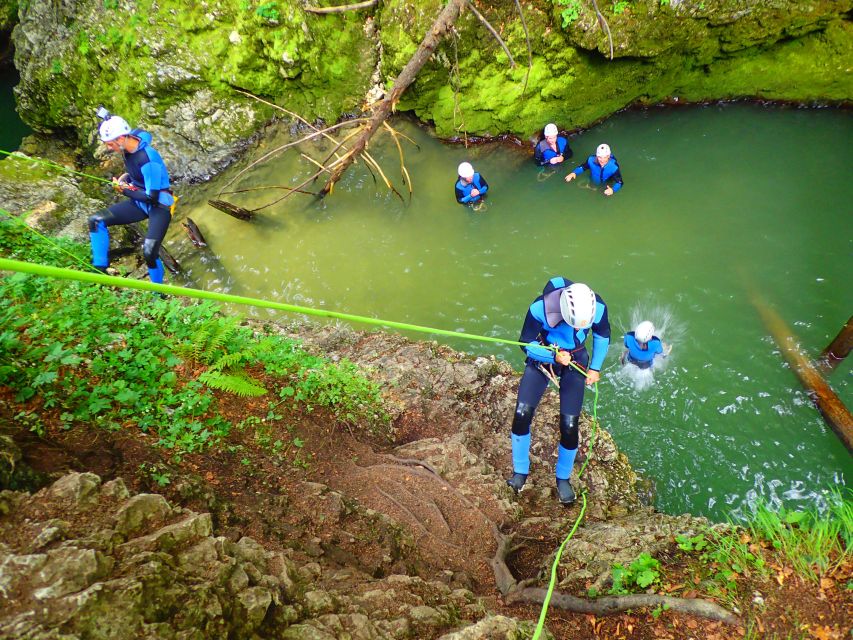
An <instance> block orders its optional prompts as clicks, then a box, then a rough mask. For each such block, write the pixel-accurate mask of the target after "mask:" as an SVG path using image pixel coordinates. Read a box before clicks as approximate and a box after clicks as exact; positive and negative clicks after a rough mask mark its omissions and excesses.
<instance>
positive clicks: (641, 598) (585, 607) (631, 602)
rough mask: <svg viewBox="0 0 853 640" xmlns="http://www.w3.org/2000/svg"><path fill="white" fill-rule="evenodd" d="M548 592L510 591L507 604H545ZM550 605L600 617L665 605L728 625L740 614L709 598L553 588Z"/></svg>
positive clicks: (737, 621) (736, 621) (734, 621)
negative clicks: (587, 593) (591, 594)
mask: <svg viewBox="0 0 853 640" xmlns="http://www.w3.org/2000/svg"><path fill="white" fill-rule="evenodd" d="M546 595H547V590H546V589H535V588H532V587H528V588H527V589H522V590H521V591H516V592H513V593H510V594H509V595H508V596H507V598H506V601H507V602H508V603H514V602H529V603H533V604H542V603H543V602H544V601H545V596H546ZM551 606H553V607H556V608H557V609H562V610H564V611H572V612H574V613H591V614H593V615H597V616H606V615H609V614H612V613H620V612H622V611H627V610H628V609H638V608H640V607H658V606H665V607H668V608H669V609H670V611H677V612H679V613H687V614H690V615H693V616H698V617H700V618H707V619H709V620H718V621H720V622H724V623H726V624H731V625H735V624H738V623H739V622H740V620H739V619H738V617H737V616H736V615H734V614H733V613H732V612H730V611H728V610H726V609H723V608H722V607H721V606H720V605H718V604H716V603H714V602H710V601H709V600H702V599H701V598H673V597H672V596H659V595H656V594H647V593H637V594H631V595H626V596H604V597H603V598H596V599H594V600H588V599H587V598H578V597H576V596H571V595H569V594H567V593H562V592H560V591H554V593H552V594H551Z"/></svg>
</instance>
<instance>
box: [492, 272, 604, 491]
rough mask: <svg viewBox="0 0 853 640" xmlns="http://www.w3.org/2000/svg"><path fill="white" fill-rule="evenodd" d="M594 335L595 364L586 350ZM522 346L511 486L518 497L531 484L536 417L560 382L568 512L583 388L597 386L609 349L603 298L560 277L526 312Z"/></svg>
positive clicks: (560, 465)
mask: <svg viewBox="0 0 853 640" xmlns="http://www.w3.org/2000/svg"><path fill="white" fill-rule="evenodd" d="M590 331H591V332H592V358H591V359H590V356H589V353H588V352H587V350H586V346H585V345H584V343H585V341H586V338H587V335H588V333H589V332H590ZM518 340H519V342H524V343H526V344H527V346H526V347H522V351H524V352H525V354H526V355H527V361H526V366H525V368H524V374H523V375H522V377H521V383H520V384H519V386H518V400H517V401H516V404H515V416H514V417H513V421H512V435H511V440H512V468H513V474H512V477H511V478H509V479H508V480H507V481H506V482H507V484H508V485H509V486H510V487H512V489H513V490H514V491H515V492H516V493H518V492H519V491H520V490H521V488H522V487H523V486H524V483H525V482H526V481H527V475H528V473H529V471H530V424H531V422H533V414H534V413H535V412H536V407H537V406H538V405H539V401H540V400H541V399H542V394H543V393H545V389H546V387H547V386H548V380H549V379H550V380H552V381H554V382H557V381H559V387H560V444H559V446H558V451H557V467H556V477H557V497H558V498H559V500H560V502H561V503H562V504H564V505H567V506H568V505H570V504H572V503H573V502H574V501H575V492H574V490H573V489H572V485H571V484H570V482H569V478H570V477H571V475H572V468H573V467H574V464H575V455H576V454H577V451H578V437H579V436H578V422H579V420H580V413H581V407H582V405H583V395H584V386H585V385H591V384H594V383H596V382H598V380H599V378H600V373H599V372H600V371H601V365H602V364H603V363H604V358H605V356H606V355H607V349H608V348H609V346H610V320H609V319H608V317H607V305H605V304H604V300H602V299H601V296H599V295H598V294H597V293H595V292H593V291H592V289H590V288H589V287H588V286H587V285H585V284H581V283H580V282H572V281H571V280H568V279H567V278H563V277H560V276H558V277H555V278H551V279H550V280H549V281H548V284H546V285H545V288H544V289H543V290H542V295H541V296H539V297H538V298H536V300H534V301H533V304H531V305H530V308H529V309H528V310H527V316H526V317H525V319H524V326H523V327H522V329H521V337H520V338H519V339H518ZM549 347H550V348H549ZM573 365H574V366H573ZM575 367H577V368H575ZM578 369H580V371H579V370H578ZM581 371H583V372H584V373H581Z"/></svg>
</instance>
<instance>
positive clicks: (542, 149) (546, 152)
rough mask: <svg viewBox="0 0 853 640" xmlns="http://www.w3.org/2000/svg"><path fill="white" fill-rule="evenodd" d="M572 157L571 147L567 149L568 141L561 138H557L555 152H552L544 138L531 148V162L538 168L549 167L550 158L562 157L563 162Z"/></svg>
mask: <svg viewBox="0 0 853 640" xmlns="http://www.w3.org/2000/svg"><path fill="white" fill-rule="evenodd" d="M573 155H574V152H573V151H572V149H571V147H569V141H568V140H566V139H565V138H564V137H563V136H557V151H554V150H553V149H552V148H551V145H549V144H548V141H547V140H546V139H545V138H542V139H541V140H540V141H539V142H538V143H536V146H535V147H534V148H533V160H535V161H536V164H538V165H539V166H540V167H544V166H546V165H550V164H551V158H556V157H557V156H563V160H564V161H565V160H568V159H569V158H571V157H572V156H573Z"/></svg>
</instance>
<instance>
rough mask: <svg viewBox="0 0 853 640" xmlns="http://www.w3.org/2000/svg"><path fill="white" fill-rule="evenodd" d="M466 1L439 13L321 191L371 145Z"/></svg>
mask: <svg viewBox="0 0 853 640" xmlns="http://www.w3.org/2000/svg"><path fill="white" fill-rule="evenodd" d="M466 1H467V0H449V2H448V3H447V5H445V7H444V9H442V11H441V13H440V14H439V15H438V18H436V20H435V22H433V24H432V27H430V29H429V31H428V32H427V34H426V35H425V36H424V39H423V41H421V44H420V46H419V47H418V49H417V51H415V53H414V55H413V56H412V57H411V59H410V60H409V62H408V63H407V64H406V66H405V67H403V70H402V71H401V72H400V74H399V75H398V76H397V78H396V79H395V80H394V87H393V89H391V92H390V93H389V94H388V95H387V96H385V98H383V99H382V100H381V101H380V102H379V104H378V105H377V106H376V109H375V110H374V112H373V116H372V117H371V118H370V120H369V121H368V123H367V126H366V127H365V129H364V131H363V132H362V134H361V136H360V137H359V138H358V140H357V141H356V143H355V145H354V146H353V153H352V154H349V155H347V156H346V160H344V161H343V162H341V163H340V164H339V165H338V166H337V167H336V168H335V171H334V172H333V173H332V175H331V176H330V177H329V179H328V180H327V181H326V184H325V185H324V186H323V188H322V189H321V190H320V193H321V194H327V193H329V192H330V191H331V190H332V187H333V185H334V184H335V183H336V182H337V181H338V180H340V178H341V176H342V175H343V173H344V171H346V170H347V168H348V167H349V166H350V165H351V164H352V162H353V161H354V160H355V158H356V156H358V155H360V154H361V152H362V151H364V149H365V147H366V146H367V142H368V141H369V140H370V138H371V137H372V136H373V134H374V133H375V132H376V130H377V129H378V128H379V126H380V125H381V124H382V123H383V122H384V121H385V119H386V118H387V117H388V116H389V115H390V114H391V112H392V111H393V109H394V107H395V106H396V104H397V102H398V101H399V99H400V96H401V95H402V93H403V91H405V90H406V88H407V87H408V86H409V85H410V84H412V82H414V80H415V77H416V76H417V75H418V71H420V70H421V67H423V66H424V64H426V62H427V60H429V59H430V57H432V54H433V52H434V51H435V48H436V47H437V46H438V43H439V42H440V41H441V39H442V38H443V37H444V34H445V33H447V32H448V31H449V30H450V28H451V27H452V26H453V23H454V22H456V19H457V18H458V17H459V14H460V12H461V11H462V7H463V6H464V4H465V2H466Z"/></svg>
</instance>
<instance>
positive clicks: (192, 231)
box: [181, 218, 207, 247]
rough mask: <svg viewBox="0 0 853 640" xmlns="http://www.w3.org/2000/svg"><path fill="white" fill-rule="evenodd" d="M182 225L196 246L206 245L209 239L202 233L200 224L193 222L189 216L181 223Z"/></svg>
mask: <svg viewBox="0 0 853 640" xmlns="http://www.w3.org/2000/svg"><path fill="white" fill-rule="evenodd" d="M181 226H182V227H183V228H184V229H186V231H187V235H188V236H189V238H190V242H192V243H193V245H195V246H196V247H206V246H207V240H205V239H204V236H203V235H202V233H201V229H199V228H198V225H197V224H196V223H195V222H193V219H192V218H187V219H186V220H184V221H183V222H182V223H181Z"/></svg>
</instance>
